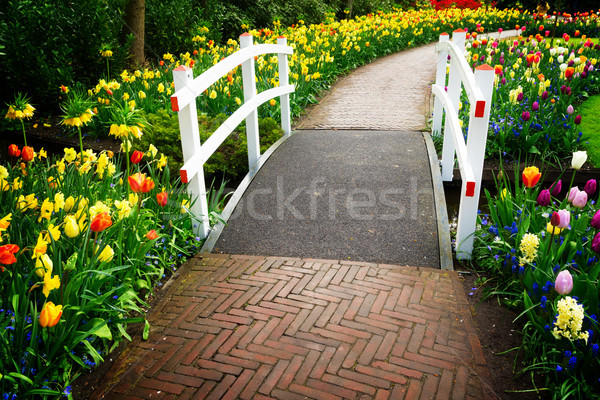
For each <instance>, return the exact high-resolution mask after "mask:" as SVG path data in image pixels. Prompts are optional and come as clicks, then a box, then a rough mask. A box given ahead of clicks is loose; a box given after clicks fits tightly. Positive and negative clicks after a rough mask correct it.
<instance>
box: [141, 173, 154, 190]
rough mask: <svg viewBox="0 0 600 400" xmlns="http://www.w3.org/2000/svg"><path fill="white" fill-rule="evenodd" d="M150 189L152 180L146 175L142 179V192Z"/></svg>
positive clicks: (152, 186)
mask: <svg viewBox="0 0 600 400" xmlns="http://www.w3.org/2000/svg"><path fill="white" fill-rule="evenodd" d="M152 189H154V181H152V178H150V177H148V178H146V179H144V182H143V183H142V193H148V192H149V191H151V190H152Z"/></svg>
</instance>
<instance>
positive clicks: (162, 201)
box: [156, 192, 169, 207]
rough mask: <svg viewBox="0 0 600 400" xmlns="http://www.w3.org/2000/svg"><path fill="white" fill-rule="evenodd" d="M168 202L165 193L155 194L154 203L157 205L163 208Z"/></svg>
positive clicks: (167, 195) (167, 196)
mask: <svg viewBox="0 0 600 400" xmlns="http://www.w3.org/2000/svg"><path fill="white" fill-rule="evenodd" d="M168 200H169V194H168V193H167V192H160V193H157V194H156V201H157V202H158V205H159V206H161V207H164V206H166V205H167V201H168Z"/></svg>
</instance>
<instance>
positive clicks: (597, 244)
mask: <svg viewBox="0 0 600 400" xmlns="http://www.w3.org/2000/svg"><path fill="white" fill-rule="evenodd" d="M592 250H594V251H595V252H596V253H600V232H598V233H596V236H594V238H593V239H592Z"/></svg>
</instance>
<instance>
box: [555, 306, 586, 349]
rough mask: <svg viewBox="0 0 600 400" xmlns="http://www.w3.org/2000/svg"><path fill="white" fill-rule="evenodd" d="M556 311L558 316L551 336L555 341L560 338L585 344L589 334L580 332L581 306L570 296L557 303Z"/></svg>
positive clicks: (581, 323)
mask: <svg viewBox="0 0 600 400" xmlns="http://www.w3.org/2000/svg"><path fill="white" fill-rule="evenodd" d="M557 309H558V316H557V317H556V321H554V330H552V335H554V337H555V338H556V339H560V337H561V336H562V337H565V338H567V339H569V340H571V341H573V340H577V339H583V340H585V343H586V344H587V341H588V339H589V333H588V332H587V331H586V332H581V326H582V325H583V317H584V311H583V305H581V304H578V303H577V301H576V300H575V299H574V298H572V297H571V296H566V297H565V298H564V299H560V300H559V301H558V304H557Z"/></svg>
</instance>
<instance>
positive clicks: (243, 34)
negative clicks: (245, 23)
mask: <svg viewBox="0 0 600 400" xmlns="http://www.w3.org/2000/svg"><path fill="white" fill-rule="evenodd" d="M242 36H252V35H251V34H249V33H248V32H244V33H242V34H241V35H240V37H242Z"/></svg>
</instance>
